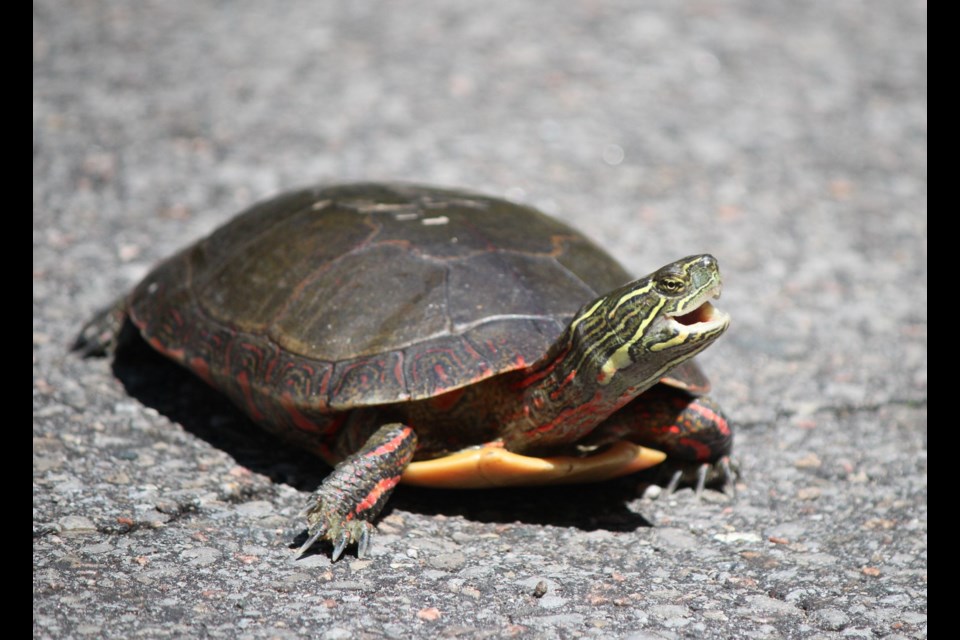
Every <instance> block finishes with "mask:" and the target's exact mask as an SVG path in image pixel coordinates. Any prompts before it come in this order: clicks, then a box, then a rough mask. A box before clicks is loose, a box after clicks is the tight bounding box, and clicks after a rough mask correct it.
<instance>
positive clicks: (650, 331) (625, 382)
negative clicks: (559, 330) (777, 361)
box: [570, 255, 730, 393]
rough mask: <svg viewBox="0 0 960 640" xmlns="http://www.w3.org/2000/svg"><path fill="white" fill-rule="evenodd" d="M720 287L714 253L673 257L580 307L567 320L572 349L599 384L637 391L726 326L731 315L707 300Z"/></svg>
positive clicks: (655, 379)
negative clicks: (649, 271) (572, 316)
mask: <svg viewBox="0 0 960 640" xmlns="http://www.w3.org/2000/svg"><path fill="white" fill-rule="evenodd" d="M720 288H721V284H720V269H719V267H718V266H717V260H716V259H715V258H714V257H713V256H710V255H698V256H689V257H687V258H683V259H682V260H677V261H676V262H673V263H670V264H668V265H666V266H665V267H663V268H661V269H659V270H658V271H655V272H654V273H652V274H650V275H649V276H647V277H645V278H641V279H639V280H635V281H633V282H631V283H629V284H627V285H625V286H623V287H621V288H619V289H617V290H615V291H613V292H611V293H609V294H607V295H605V296H603V297H602V298H599V299H598V300H595V301H594V302H593V303H591V304H589V305H587V306H586V307H584V308H583V309H582V310H581V311H580V313H579V314H577V316H576V317H575V318H574V320H573V321H572V322H571V324H570V330H571V333H572V336H571V337H572V339H573V342H574V345H575V346H574V351H575V352H578V353H579V354H580V355H581V358H583V359H582V360H581V362H582V363H583V364H585V365H587V366H588V367H589V368H590V369H594V370H595V371H596V375H597V378H596V380H597V382H598V383H599V384H600V385H604V386H605V385H608V384H613V385H614V388H619V387H623V388H624V389H628V390H630V391H633V392H634V393H640V392H641V391H643V390H644V389H646V388H649V387H650V386H652V385H653V384H655V383H656V382H657V381H658V380H659V379H660V378H661V377H662V376H663V375H664V374H665V373H666V372H668V371H669V370H670V369H672V368H673V367H675V366H677V365H678V364H680V363H681V362H683V361H685V360H688V359H689V358H692V357H693V356H694V355H696V354H697V353H699V352H700V351H702V350H703V349H705V348H706V347H707V346H709V345H710V344H711V343H712V342H713V341H714V340H716V339H717V338H718V337H720V335H721V334H722V333H723V332H724V331H725V330H726V328H727V326H728V324H729V322H730V317H729V316H728V315H727V314H726V313H724V312H723V311H720V310H719V309H717V308H716V307H714V306H713V304H712V303H711V302H710V301H711V300H712V299H714V298H718V297H720Z"/></svg>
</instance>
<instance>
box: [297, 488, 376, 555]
mask: <svg viewBox="0 0 960 640" xmlns="http://www.w3.org/2000/svg"><path fill="white" fill-rule="evenodd" d="M302 515H305V516H306V517H307V524H308V528H307V535H308V537H307V541H306V542H304V543H303V546H302V547H300V550H299V551H298V552H297V558H299V557H301V556H302V555H303V554H304V553H306V551H307V550H308V549H309V548H310V547H312V546H313V545H314V543H316V542H317V540H320V539H321V538H322V539H324V540H328V541H329V542H330V543H331V544H332V545H333V552H332V554H331V556H330V559H331V562H336V561H337V560H338V559H339V558H340V556H341V555H343V552H344V550H345V549H346V548H347V545H349V544H356V545H357V557H358V558H363V557H365V556H366V555H367V551H368V550H369V549H370V538H371V536H372V534H373V531H374V527H373V524H371V523H369V522H367V521H366V520H356V519H350V518H349V517H344V516H343V515H342V514H339V513H337V512H336V509H324V506H323V498H322V496H321V495H320V492H317V494H315V495H314V496H313V497H312V498H311V499H310V505H309V506H308V507H307V508H306V509H304V512H303V514H302Z"/></svg>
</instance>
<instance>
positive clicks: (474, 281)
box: [76, 184, 732, 560]
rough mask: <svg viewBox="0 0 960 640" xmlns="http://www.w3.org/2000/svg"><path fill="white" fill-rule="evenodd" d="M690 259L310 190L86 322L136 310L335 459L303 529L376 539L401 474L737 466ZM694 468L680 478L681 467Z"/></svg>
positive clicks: (713, 330) (708, 295) (530, 220)
mask: <svg viewBox="0 0 960 640" xmlns="http://www.w3.org/2000/svg"><path fill="white" fill-rule="evenodd" d="M719 293H720V273H719V270H718V268H717V262H716V260H715V259H714V258H713V257H711V256H709V255H699V256H690V257H687V258H683V259H682V260H678V261H676V262H674V263H672V264H669V265H667V266H665V267H663V268H661V269H660V270H658V271H656V272H654V273H653V274H651V275H649V276H647V277H645V278H641V279H639V280H633V281H631V278H630V276H629V275H628V274H627V273H626V272H625V271H624V269H623V268H622V267H621V266H620V265H619V264H617V262H616V261H614V260H613V259H612V258H611V257H609V256H608V255H607V254H606V253H604V252H603V251H601V250H600V249H599V248H597V247H596V246H595V245H594V244H592V243H591V242H590V241H588V240H586V239H585V238H584V237H583V236H581V235H580V234H578V233H577V232H575V231H573V230H572V229H570V228H569V227H567V226H565V225H563V224H561V223H559V222H557V221H555V220H553V219H551V218H550V217H548V216H546V215H544V214H543V213H540V212H539V211H536V210H534V209H531V208H529V207H524V206H520V205H517V204H514V203H510V202H506V201H503V200H499V199H496V198H490V197H484V196H480V195H475V194H472V193H466V192H462V191H453V190H443V189H435V188H428V187H422V186H414V185H402V184H401V185H395V184H353V185H342V186H330V187H320V188H312V189H305V190H300V191H295V192H291V193H287V194H284V195H280V196H278V197H275V198H273V199H271V200H268V201H266V202H263V203H260V204H258V205H255V206H253V207H252V208H250V209H249V210H247V211H245V212H243V213H241V214H240V215H239V216H237V217H236V218H234V219H233V220H232V221H230V222H229V223H227V224H225V225H224V226H222V227H220V228H219V229H217V230H216V231H214V232H213V233H212V234H211V235H210V236H208V237H207V238H204V239H203V240H200V241H199V242H197V243H195V244H193V245H192V246H190V247H188V248H187V249H185V250H183V251H181V252H180V253H178V254H176V255H174V256H173V257H171V258H169V259H168V260H166V261H165V262H163V263H162V264H160V266H158V267H157V268H155V269H154V270H153V271H152V272H151V273H150V274H149V275H147V277H146V278H144V280H143V281H142V282H141V283H140V284H139V285H137V286H136V287H135V288H134V289H133V291H132V292H131V293H130V294H129V295H128V296H125V297H124V298H122V299H121V300H119V301H118V302H117V303H116V304H115V305H113V306H112V307H111V308H109V309H107V310H105V311H103V312H101V313H100V314H99V315H98V316H97V317H95V318H94V319H93V320H92V321H91V322H90V323H88V325H87V326H86V327H85V328H84V330H83V331H82V332H81V334H80V336H79V338H78V339H77V344H76V348H78V349H80V350H82V351H84V352H87V353H93V352H103V351H107V350H109V349H110V348H112V346H113V343H114V340H115V338H116V336H117V335H118V331H119V327H120V325H121V324H122V323H123V321H124V320H125V319H126V318H129V319H130V320H131V321H132V323H133V324H134V325H135V326H136V327H137V328H138V329H139V331H140V333H141V334H142V335H143V337H144V338H145V339H146V340H147V341H148V342H149V344H150V345H152V346H153V347H154V348H155V349H156V350H158V351H160V352H161V353H163V354H165V355H166V356H169V357H170V358H172V359H173V360H175V361H177V362H179V363H180V364H182V365H184V366H185V367H187V368H189V369H190V370H192V371H193V372H194V373H196V374H197V375H198V376H200V377H201V378H203V379H204V380H206V381H207V382H208V383H209V384H211V385H212V386H213V387H215V388H217V389H219V390H221V391H222V392H224V393H226V394H227V395H228V396H229V397H230V398H231V399H232V400H233V401H234V402H235V403H236V404H237V405H238V406H239V407H240V408H242V409H243V410H244V411H245V412H246V413H247V414H248V415H249V416H250V417H251V418H252V419H253V420H254V421H255V422H257V423H258V424H260V425H262V426H263V427H265V428H266V429H268V430H270V431H272V432H275V433H278V434H279V435H281V436H283V437H285V438H288V439H290V440H293V441H294V442H296V443H299V444H300V445H303V446H305V447H307V448H308V449H310V450H312V451H314V452H315V453H317V454H319V455H320V456H322V457H323V458H324V459H325V460H327V461H328V462H330V463H331V464H335V465H336V468H335V470H334V471H333V472H332V473H331V474H330V475H329V476H328V477H327V478H326V479H325V480H324V482H323V483H322V485H321V486H320V488H319V489H318V490H317V491H316V493H315V494H314V495H313V496H312V497H311V499H310V503H309V505H308V507H307V509H306V510H305V515H306V519H307V523H308V540H307V541H306V543H305V544H304V545H303V547H302V549H301V553H302V552H303V551H305V550H306V549H307V548H309V547H310V546H312V545H313V543H314V542H316V541H317V540H318V539H320V538H325V539H328V540H329V541H330V542H331V543H332V544H333V547H334V549H333V554H332V557H333V560H336V559H337V558H338V557H339V556H340V555H341V553H342V552H343V550H344V548H345V547H346V546H347V545H348V544H352V543H357V544H358V549H357V553H358V556H361V557H362V556H363V555H364V554H365V552H366V550H367V548H368V545H369V540H370V533H371V531H372V529H373V524H372V521H373V520H374V519H375V518H376V516H377V514H378V513H379V512H380V511H381V509H382V508H383V506H384V504H385V502H386V501H387V499H388V498H389V496H390V494H391V492H392V491H393V488H394V487H395V486H396V484H397V483H398V482H400V481H401V480H403V481H406V482H410V483H413V484H420V485H426V486H444V487H481V486H507V485H520V484H538V483H551V482H582V481H593V480H600V479H605V478H610V477H616V476H620V475H625V474H627V473H631V472H633V471H636V470H639V469H642V468H646V467H649V466H652V465H655V464H658V463H660V462H661V461H663V460H664V459H665V458H667V460H668V464H669V465H670V469H671V473H672V474H673V477H672V484H673V485H675V484H676V482H677V481H678V480H679V479H680V478H681V476H684V474H687V472H690V471H693V472H694V476H693V477H694V478H695V482H696V483H697V488H698V490H700V489H702V488H703V486H704V483H705V481H706V477H707V475H708V473H709V474H713V475H712V478H722V479H723V481H724V483H729V482H730V481H731V479H732V477H731V472H730V468H729V465H728V454H729V451H730V447H731V443H732V435H731V433H730V430H729V428H728V425H727V422H726V420H725V418H724V417H723V415H722V413H721V412H720V410H719V409H718V408H717V407H716V405H715V404H714V403H713V402H712V401H710V400H709V399H707V398H705V397H702V396H701V394H702V393H703V392H704V391H706V389H707V387H708V383H707V381H706V378H705V377H704V376H703V374H702V373H701V371H700V369H699V367H698V366H697V365H696V364H695V363H694V362H693V361H692V360H691V358H692V357H693V356H694V355H695V354H697V353H698V352H700V351H701V350H703V349H704V348H706V347H707V346H708V345H710V344H711V343H712V342H713V341H714V340H716V338H717V337H719V336H720V335H721V334H722V333H723V332H724V330H725V329H726V328H727V324H728V322H729V317H728V316H727V314H725V313H723V312H722V311H720V310H718V309H717V308H715V307H714V306H713V305H712V304H711V303H710V300H711V299H712V298H714V297H716V296H718V295H719ZM684 477H690V475H689V474H687V475H686V476H684Z"/></svg>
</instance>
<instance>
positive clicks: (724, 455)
mask: <svg viewBox="0 0 960 640" xmlns="http://www.w3.org/2000/svg"><path fill="white" fill-rule="evenodd" d="M616 440H630V441H631V442H635V443H636V444H639V445H641V446H645V447H650V448H652V449H658V450H660V451H663V452H664V453H666V454H667V459H666V460H665V461H664V462H663V463H662V464H661V465H659V466H658V467H657V468H656V469H657V471H656V472H657V473H659V474H660V477H659V478H658V480H659V482H660V483H662V484H664V485H665V487H666V491H667V493H672V492H673V491H675V490H676V489H677V487H678V486H680V485H681V484H684V485H692V486H693V487H694V489H695V491H696V493H697V494H698V495H699V494H700V493H702V492H703V489H704V488H705V487H706V486H707V485H708V484H714V483H720V484H721V485H722V487H723V489H724V490H726V489H727V488H728V487H731V488H732V487H733V486H734V480H735V477H736V469H735V467H734V466H733V464H732V463H731V460H730V452H731V450H732V448H733V430H732V429H731V427H730V424H729V422H728V421H727V418H726V416H725V415H724V414H723V412H722V411H721V410H720V407H719V406H718V405H717V403H716V402H714V401H713V400H711V399H710V398H707V397H704V396H701V397H696V396H692V395H690V394H688V393H686V392H684V391H681V390H679V389H674V388H672V387H667V386H664V385H658V386H656V387H654V388H652V389H650V390H648V391H647V392H646V393H644V394H643V395H642V396H641V397H640V398H638V399H637V400H636V401H634V402H632V403H630V404H628V405H627V406H625V407H624V408H622V409H621V410H620V411H618V412H616V413H615V414H614V415H612V416H611V417H610V418H609V419H608V420H607V421H606V422H605V423H604V424H603V425H602V426H601V428H599V429H598V430H597V431H596V432H595V433H594V434H592V437H591V439H590V442H591V444H604V443H609V442H613V441H616ZM651 471H653V470H651Z"/></svg>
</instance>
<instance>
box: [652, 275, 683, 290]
mask: <svg viewBox="0 0 960 640" xmlns="http://www.w3.org/2000/svg"><path fill="white" fill-rule="evenodd" d="M657 288H658V289H659V290H660V292H661V293H666V294H677V293H680V292H681V291H683V279H682V278H678V277H676V276H664V277H662V278H660V280H658V281H657Z"/></svg>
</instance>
